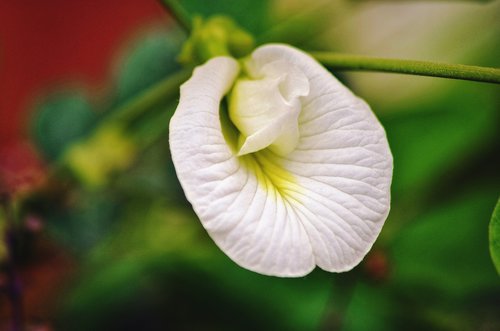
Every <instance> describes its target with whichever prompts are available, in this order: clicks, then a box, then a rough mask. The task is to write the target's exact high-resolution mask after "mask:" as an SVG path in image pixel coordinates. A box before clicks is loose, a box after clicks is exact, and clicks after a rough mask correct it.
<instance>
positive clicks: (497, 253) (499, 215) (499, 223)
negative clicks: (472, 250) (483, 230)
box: [489, 199, 500, 274]
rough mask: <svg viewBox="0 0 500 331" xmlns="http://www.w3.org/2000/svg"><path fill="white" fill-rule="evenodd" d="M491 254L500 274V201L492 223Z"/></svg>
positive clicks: (492, 217) (499, 200)
mask: <svg viewBox="0 0 500 331" xmlns="http://www.w3.org/2000/svg"><path fill="white" fill-rule="evenodd" d="M489 230H490V236H489V237H490V254H491V259H492V260H493V264H494V265H495V267H496V268H497V272H498V273H499V274H500V199H498V201H497V205H496V206H495V210H494V211H493V215H492V216H491V221H490V229H489Z"/></svg>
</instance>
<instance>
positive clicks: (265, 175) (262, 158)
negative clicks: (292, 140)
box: [239, 149, 302, 198]
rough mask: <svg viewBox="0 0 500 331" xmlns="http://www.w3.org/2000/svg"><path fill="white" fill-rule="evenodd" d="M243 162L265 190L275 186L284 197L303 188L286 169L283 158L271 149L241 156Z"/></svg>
mask: <svg viewBox="0 0 500 331" xmlns="http://www.w3.org/2000/svg"><path fill="white" fill-rule="evenodd" d="M239 160H240V162H241V164H242V165H243V166H244V167H246V168H247V169H248V170H249V171H250V172H252V173H254V174H255V177H256V179H257V181H258V183H259V185H260V186H261V187H262V188H264V189H265V190H269V189H270V188H274V189H275V191H276V192H277V193H278V194H279V195H280V196H281V197H283V198H286V197H288V196H289V195H290V193H291V192H300V191H301V190H302V188H301V187H300V186H299V184H298V183H297V179H296V178H295V176H294V175H293V174H292V173H291V172H289V171H287V170H286V168H285V167H284V166H283V164H282V162H283V161H282V159H280V158H279V157H277V156H276V155H275V154H274V153H273V152H272V151H270V150H269V149H264V150H261V151H259V152H256V153H252V154H246V155H243V156H240V157H239Z"/></svg>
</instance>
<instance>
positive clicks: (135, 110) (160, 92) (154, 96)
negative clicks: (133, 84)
mask: <svg viewBox="0 0 500 331" xmlns="http://www.w3.org/2000/svg"><path fill="white" fill-rule="evenodd" d="M190 74H191V70H189V69H184V70H181V71H179V72H177V73H175V74H173V75H172V76H169V77H168V78H166V79H164V80H162V81H160V82H159V83H157V84H156V85H153V86H152V87H150V88H148V89H147V90H145V91H144V92H142V93H141V94H139V95H138V96H137V97H136V98H134V99H132V100H131V101H130V102H128V103H126V104H125V105H124V106H122V107H120V108H118V109H117V110H116V111H114V112H113V113H111V114H110V115H109V116H107V117H106V118H105V119H104V121H105V122H106V121H130V120H131V119H133V118H135V117H136V116H138V115H140V114H142V113H143V112H144V111H145V110H148V109H150V108H152V107H154V106H155V105H157V104H159V103H160V102H162V101H165V100H168V99H169V98H172V97H174V96H175V94H176V93H178V92H179V86H180V85H181V84H182V83H183V82H185V81H186V80H187V79H188V78H189V75H190Z"/></svg>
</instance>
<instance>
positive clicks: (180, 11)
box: [160, 0, 192, 33]
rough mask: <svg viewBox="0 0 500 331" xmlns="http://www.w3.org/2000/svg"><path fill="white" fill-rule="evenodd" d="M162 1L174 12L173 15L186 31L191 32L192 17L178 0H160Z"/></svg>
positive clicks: (164, 5)
mask: <svg viewBox="0 0 500 331" xmlns="http://www.w3.org/2000/svg"><path fill="white" fill-rule="evenodd" d="M160 3H161V4H162V5H163V7H165V8H166V9H167V10H168V11H169V12H170V13H171V14H172V16H173V17H174V18H175V19H176V20H177V22H178V23H179V25H181V26H182V27H183V28H184V30H186V32H188V33H189V32H191V30H192V22H191V17H190V15H189V13H188V12H187V10H186V9H185V8H184V7H183V6H182V5H181V4H180V2H179V1H178V0H160Z"/></svg>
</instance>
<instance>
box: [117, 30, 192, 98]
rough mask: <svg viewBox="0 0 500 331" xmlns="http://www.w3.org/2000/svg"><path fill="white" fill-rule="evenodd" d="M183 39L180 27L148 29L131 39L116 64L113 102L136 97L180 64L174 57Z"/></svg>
mask: <svg viewBox="0 0 500 331" xmlns="http://www.w3.org/2000/svg"><path fill="white" fill-rule="evenodd" d="M184 39H185V35H184V34H183V33H182V32H181V31H180V30H179V29H176V28H170V30H169V31H164V30H154V31H151V32H148V33H147V34H144V35H141V36H140V38H138V39H137V40H136V41H135V42H133V43H132V44H131V46H130V47H129V48H128V49H127V50H126V53H125V55H123V58H122V60H121V62H120V64H119V65H118V67H119V73H118V76H117V78H116V100H115V104H121V103H123V102H125V101H127V100H129V99H131V98H133V97H135V96H136V95H137V94H138V93H139V92H141V91H142V90H144V89H146V88H148V87H149V86H152V85H153V84H154V83H157V82H159V81H160V80H162V79H164V78H166V77H167V76H168V75H169V74H172V73H174V72H175V71H177V70H178V69H179V68H180V65H179V64H178V63H177V60H176V57H177V55H178V54H179V52H180V49H181V45H182V42H183V40H184Z"/></svg>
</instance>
